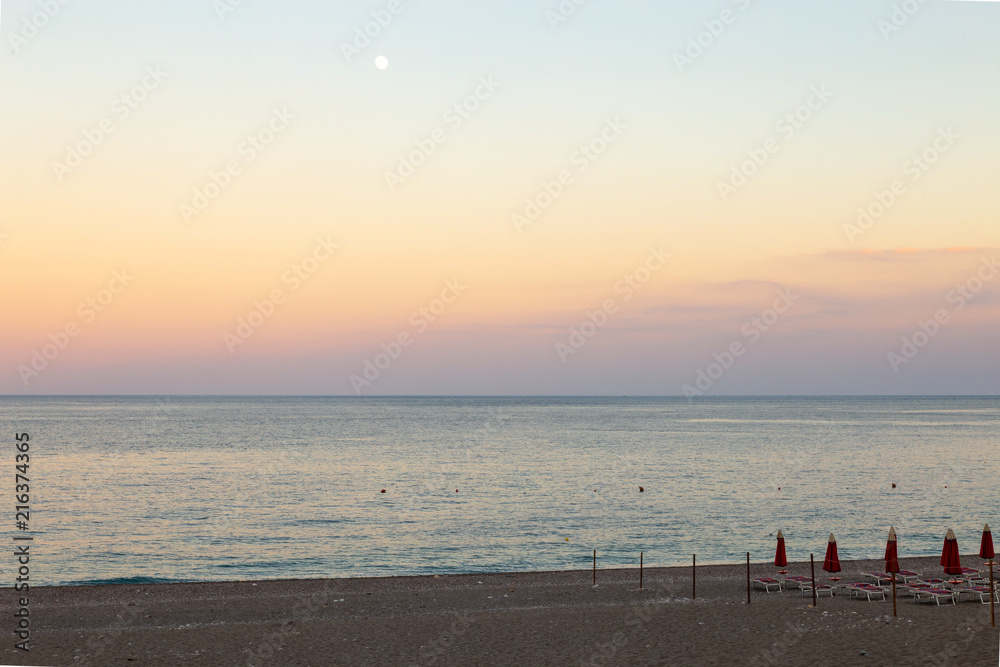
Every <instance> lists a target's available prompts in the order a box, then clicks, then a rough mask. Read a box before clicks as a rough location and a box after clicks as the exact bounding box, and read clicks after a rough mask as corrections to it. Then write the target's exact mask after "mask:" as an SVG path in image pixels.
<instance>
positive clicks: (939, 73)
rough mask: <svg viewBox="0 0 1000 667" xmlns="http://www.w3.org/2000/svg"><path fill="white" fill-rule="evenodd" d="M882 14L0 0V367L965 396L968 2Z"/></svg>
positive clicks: (786, 0)
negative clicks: (863, 213) (733, 352)
mask: <svg viewBox="0 0 1000 667" xmlns="http://www.w3.org/2000/svg"><path fill="white" fill-rule="evenodd" d="M912 4H913V6H914V7H918V8H917V9H916V10H915V11H914V12H913V13H912V14H907V13H906V12H904V11H903V10H902V9H899V7H901V3H899V2H890V1H886V0H875V1H872V0H841V1H838V2H826V3H815V2H802V1H801V0H769V1H768V2H764V1H763V0H735V1H731V0H721V1H717V2H716V1H713V2H674V1H670V2H664V1H653V0H625V1H622V2H610V1H608V0H589V1H587V2H583V3H582V4H581V5H580V6H576V5H575V4H574V3H572V2H568V1H567V2H563V3H562V5H560V1H559V0H532V1H528V0H504V1H503V2H500V1H485V2H469V1H468V0H399V1H398V2H396V1H392V2H390V0H377V1H364V2H321V1H319V0H291V1H286V2H277V1H276V0H244V1H243V2H242V3H239V4H237V3H236V2H230V1H229V0H218V1H215V2H213V0H174V1H172V2H157V3H145V2H143V3H138V2H129V3H126V2H111V1H110V0H91V1H89V2H69V3H67V4H60V3H59V2H58V1H57V0H51V1H39V0H5V1H4V2H3V3H2V6H0V37H2V40H3V48H2V49H0V98H2V100H3V106H2V111H0V119H2V130H0V132H2V137H3V142H2V151H0V202H2V203H3V206H2V208H0V282H2V285H3V286H4V289H3V290H0V310H2V313H3V315H2V327H0V393H3V394H132V393H136V394H323V395H340V394H346V395H355V394H358V393H360V394H361V395H412V394H491V395H493V394H529V395H543V394H596V395H681V394H682V393H683V391H684V387H685V386H687V387H689V388H695V389H697V390H698V391H699V392H700V393H702V394H704V395H726V394H998V393H1000V354H998V352H997V342H998V334H1000V265H998V264H997V263H996V262H997V259H998V257H1000V225H998V211H1000V187H998V183H1000V178H998V176H1000V167H998V164H997V160H998V157H1000V126H998V121H997V119H998V118H1000V40H998V39H997V38H996V35H997V34H998V33H997V31H998V28H1000V3H993V2H953V1H949V0H929V1H928V2H926V3H925V4H923V5H918V3H916V2H914V3H912ZM908 6H909V5H908ZM560 7H562V10H560ZM568 8H574V9H573V11H569V9H568ZM46 11H48V14H46ZM366 30H367V31H368V32H369V33H370V35H373V36H367V35H365V31H366ZM859 209H860V210H861V211H867V212H868V214H869V215H870V216H871V217H868V218H864V217H862V218H861V219H860V221H859ZM334 246H336V247H335V248H334ZM667 255H669V257H666V256H667ZM630 284H631V286H630ZM779 292H780V293H781V294H784V295H785V300H784V301H782V300H781V299H782V297H781V296H779ZM274 297H277V298H276V299H275V298H274ZM88 299H90V300H92V301H91V303H90V304H89V305H88ZM95 304H96V305H95ZM772 309H774V310H772ZM422 310H423V312H421V311H422ZM779 310H780V311H782V312H779ZM755 318H756V320H755ZM761 325H763V326H761ZM765 329H766V330H765ZM67 332H71V333H67ZM904 339H905V341H904ZM401 340H402V341H404V342H405V344H404V345H400V346H399V348H398V349H397V348H396V345H397V344H399V343H398V342H399V341H401ZM734 346H735V349H738V350H742V352H741V353H740V354H739V355H738V356H734V357H733V358H732V359H731V360H730V359H729V357H728V356H727V355H729V354H730V351H731V350H733V349H734ZM380 355H383V356H380ZM713 364H717V366H714V367H713ZM366 373H367V374H366ZM710 375H711V376H712V377H709V376H710ZM352 377H353V380H352ZM703 378H707V380H706V379H703ZM699 380H700V383H701V387H698V382H699Z"/></svg>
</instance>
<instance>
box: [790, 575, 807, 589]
mask: <svg viewBox="0 0 1000 667" xmlns="http://www.w3.org/2000/svg"><path fill="white" fill-rule="evenodd" d="M784 579H785V589H786V590H787V589H788V588H789V587H791V588H802V587H803V586H806V585H810V584H812V579H810V578H809V577H785V578H784Z"/></svg>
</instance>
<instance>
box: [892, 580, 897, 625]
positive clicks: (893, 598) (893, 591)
mask: <svg viewBox="0 0 1000 667" xmlns="http://www.w3.org/2000/svg"><path fill="white" fill-rule="evenodd" d="M892 615H893V616H896V615H897V614H896V573H895V572H893V573H892Z"/></svg>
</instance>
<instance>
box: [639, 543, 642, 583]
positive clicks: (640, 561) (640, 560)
mask: <svg viewBox="0 0 1000 667" xmlns="http://www.w3.org/2000/svg"><path fill="white" fill-rule="evenodd" d="M639 588H640V589H642V552H641V551H640V552H639Z"/></svg>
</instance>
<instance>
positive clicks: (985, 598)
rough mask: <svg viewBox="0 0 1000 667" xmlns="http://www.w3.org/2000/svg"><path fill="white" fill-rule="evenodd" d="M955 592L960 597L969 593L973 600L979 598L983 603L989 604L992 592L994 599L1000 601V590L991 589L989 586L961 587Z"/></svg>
mask: <svg viewBox="0 0 1000 667" xmlns="http://www.w3.org/2000/svg"><path fill="white" fill-rule="evenodd" d="M955 592H956V594H957V595H958V596H959V597H961V596H962V595H964V594H966V593H968V594H969V595H971V596H972V599H973V600H975V599H976V598H979V601H980V602H982V603H983V604H989V602H990V594H991V593H992V594H993V599H994V600H996V601H997V602H1000V591H996V590H991V589H990V587H989V586H969V587H967V588H960V589H958V590H957V591H955Z"/></svg>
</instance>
